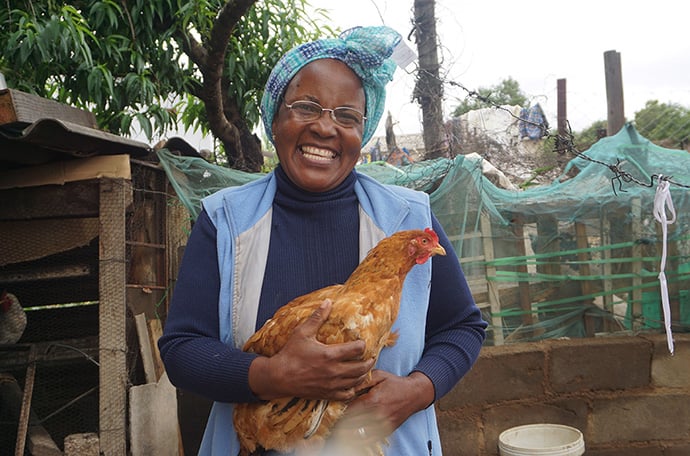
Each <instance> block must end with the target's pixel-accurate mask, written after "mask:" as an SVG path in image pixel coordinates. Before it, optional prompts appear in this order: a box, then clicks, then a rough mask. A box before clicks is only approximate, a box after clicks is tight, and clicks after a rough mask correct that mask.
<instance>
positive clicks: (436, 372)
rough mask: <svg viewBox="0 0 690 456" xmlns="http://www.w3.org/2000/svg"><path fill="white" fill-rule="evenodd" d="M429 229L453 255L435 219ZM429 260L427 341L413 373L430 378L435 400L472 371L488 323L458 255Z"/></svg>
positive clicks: (436, 257)
mask: <svg viewBox="0 0 690 456" xmlns="http://www.w3.org/2000/svg"><path fill="white" fill-rule="evenodd" d="M432 226H433V229H434V231H436V233H437V234H438V235H439V240H440V242H441V245H442V246H443V248H445V249H446V251H447V252H449V253H450V252H454V249H453V246H452V244H451V243H450V241H449V240H448V236H447V235H446V234H445V232H444V231H443V228H442V227H441V224H440V223H439V222H438V220H437V219H436V217H435V216H434V217H433V224H432ZM431 261H432V270H431V271H432V272H431V295H430V298H429V310H428V312H427V319H426V341H425V346H424V353H423V354H422V358H421V359H420V361H419V363H418V364H417V367H416V368H415V370H417V371H420V372H422V373H424V374H425V375H426V376H427V377H429V378H430V379H431V381H432V383H433V384H434V388H435V398H436V400H438V399H439V398H441V397H443V396H444V395H445V394H446V393H448V392H449V391H450V390H451V389H452V388H453V387H454V386H455V385H456V384H457V382H459V381H460V379H461V378H462V377H463V376H464V375H465V374H466V373H467V372H469V370H470V369H471V368H472V365H473V364H474V362H475V361H476V360H477V357H478V356H479V351H480V349H481V347H482V344H483V343H484V339H485V338H486V332H485V330H486V327H487V323H486V322H485V321H484V320H483V319H482V315H481V312H480V310H479V308H478V307H477V305H476V304H475V302H474V298H473V297H472V293H471V292H470V288H469V285H468V284H467V280H466V279H465V275H464V273H463V272H462V268H461V266H460V262H459V261H458V258H457V256H456V255H452V254H449V255H446V256H435V257H433V258H432V260H431Z"/></svg>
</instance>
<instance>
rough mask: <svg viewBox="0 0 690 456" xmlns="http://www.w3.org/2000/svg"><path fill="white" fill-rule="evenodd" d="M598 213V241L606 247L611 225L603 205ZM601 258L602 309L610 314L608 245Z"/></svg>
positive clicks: (610, 282) (609, 326)
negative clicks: (599, 222) (599, 223)
mask: <svg viewBox="0 0 690 456" xmlns="http://www.w3.org/2000/svg"><path fill="white" fill-rule="evenodd" d="M600 214H601V218H600V220H601V225H600V227H599V232H600V234H599V243H600V245H601V246H602V247H608V246H610V245H611V225H610V224H609V218H608V211H607V210H606V207H605V206H604V207H602V208H601V211H600ZM601 259H602V260H603V265H602V288H603V300H604V309H606V311H607V312H610V313H611V315H614V311H613V295H612V294H611V293H612V292H613V280H611V273H612V270H613V268H612V267H611V263H610V262H609V261H608V260H610V259H611V249H610V247H609V248H606V249H604V250H602V251H601ZM604 325H605V326H604V327H605V328H607V329H608V330H610V329H611V328H612V325H611V323H610V321H608V320H607V321H606V323H605V324H604Z"/></svg>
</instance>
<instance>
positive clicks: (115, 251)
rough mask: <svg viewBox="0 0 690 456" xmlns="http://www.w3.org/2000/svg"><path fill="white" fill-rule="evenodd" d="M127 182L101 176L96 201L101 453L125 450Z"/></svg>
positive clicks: (121, 455)
mask: <svg viewBox="0 0 690 456" xmlns="http://www.w3.org/2000/svg"><path fill="white" fill-rule="evenodd" d="M129 182H130V181H129V180H125V179H101V181H100V201H99V208H100V214H99V225H100V233H99V264H100V271H99V283H98V288H99V296H100V301H99V309H98V325H99V350H100V369H99V384H100V387H99V399H98V404H99V432H100V447H101V454H102V455H104V456H126V454H127V440H126V438H127V433H126V429H127V364H126V349H127V345H126V337H125V317H126V285H127V282H126V266H127V265H126V258H125V255H126V244H125V208H126V206H127V201H129V200H131V187H130V185H129Z"/></svg>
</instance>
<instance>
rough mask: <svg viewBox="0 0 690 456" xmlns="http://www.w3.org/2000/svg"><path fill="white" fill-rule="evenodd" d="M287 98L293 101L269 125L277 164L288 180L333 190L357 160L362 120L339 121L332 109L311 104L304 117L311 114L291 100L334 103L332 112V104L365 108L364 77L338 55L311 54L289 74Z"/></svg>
mask: <svg viewBox="0 0 690 456" xmlns="http://www.w3.org/2000/svg"><path fill="white" fill-rule="evenodd" d="M285 99H286V100H288V101H290V102H291V103H284V104H283V105H280V107H279V109H278V112H277V113H276V115H275V117H274V118H273V128H272V130H273V144H274V145H275V146H276V152H277V153H278V158H279V159H280V164H281V167H282V168H283V170H284V171H285V173H286V174H287V175H288V177H289V178H290V180H292V182H294V183H295V184H296V185H298V186H299V187H301V188H303V189H304V190H307V191H310V192H325V191H328V190H332V189H333V188H335V187H337V186H338V185H340V183H342V182H343V181H344V180H345V178H346V177H347V176H348V175H349V174H350V173H351V172H352V169H353V168H354V167H355V165H356V164H357V161H358V160H359V154H360V150H361V147H362V131H363V127H364V126H363V124H362V123H357V122H353V121H350V122H346V123H345V125H343V123H342V122H336V120H335V119H336V117H335V115H333V116H323V115H321V114H319V111H318V110H312V114H311V115H310V116H309V117H308V118H309V119H311V120H307V119H305V118H304V115H303V113H301V111H303V110H295V109H294V108H290V107H289V106H295V105H298V106H299V104H303V105H304V104H305V103H310V104H311V105H312V106H318V107H319V108H320V107H321V104H323V105H326V106H333V107H334V108H330V109H333V110H332V111H331V112H332V113H335V109H338V110H342V109H347V110H350V111H353V112H359V110H362V111H363V110H364V109H365V107H364V105H365V97H364V90H363V88H362V83H361V82H360V80H359V78H358V77H357V75H356V74H355V73H354V72H353V71H352V70H350V68H349V67H348V66H347V65H345V64H344V63H343V62H341V61H339V60H334V59H320V60H315V61H313V62H311V63H308V64H307V65H306V66H305V67H304V68H302V70H300V72H299V73H297V75H296V76H295V77H294V78H293V79H292V82H291V83H290V84H289V85H288V87H287V90H286V91H285ZM292 100H310V101H292ZM311 100H313V101H311ZM343 106H347V107H343ZM321 109H323V108H321ZM321 112H323V111H321ZM300 113H301V114H300ZM314 114H316V116H314Z"/></svg>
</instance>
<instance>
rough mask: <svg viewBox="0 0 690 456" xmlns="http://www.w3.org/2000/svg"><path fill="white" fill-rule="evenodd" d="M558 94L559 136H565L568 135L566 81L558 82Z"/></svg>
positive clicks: (560, 80)
mask: <svg viewBox="0 0 690 456" xmlns="http://www.w3.org/2000/svg"><path fill="white" fill-rule="evenodd" d="M556 94H557V98H558V99H557V104H558V106H557V113H556V117H557V122H558V134H559V135H561V136H564V135H565V134H566V133H568V110H567V103H566V95H565V94H566V91H565V79H559V80H557V81H556Z"/></svg>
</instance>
